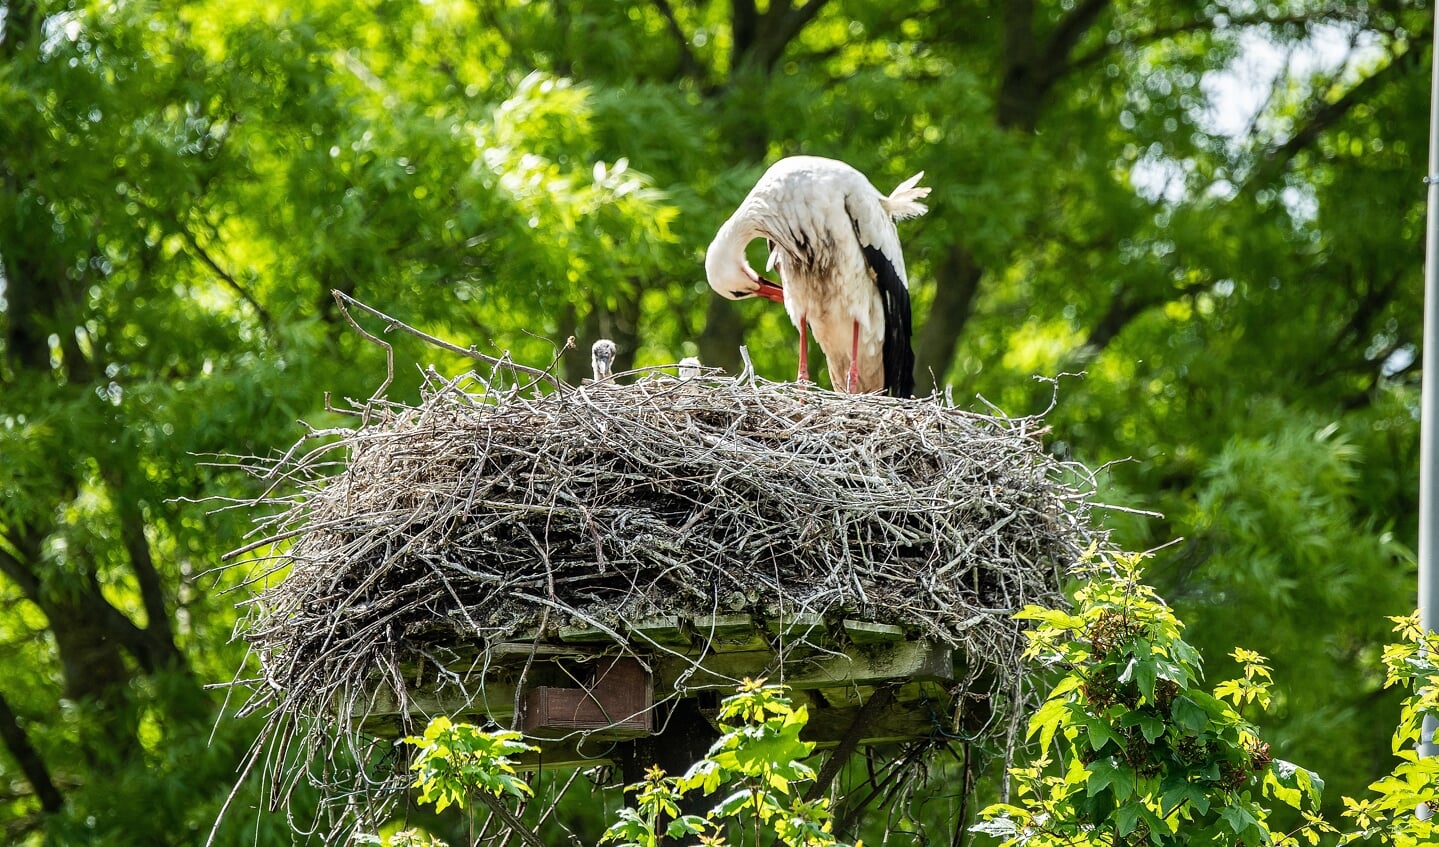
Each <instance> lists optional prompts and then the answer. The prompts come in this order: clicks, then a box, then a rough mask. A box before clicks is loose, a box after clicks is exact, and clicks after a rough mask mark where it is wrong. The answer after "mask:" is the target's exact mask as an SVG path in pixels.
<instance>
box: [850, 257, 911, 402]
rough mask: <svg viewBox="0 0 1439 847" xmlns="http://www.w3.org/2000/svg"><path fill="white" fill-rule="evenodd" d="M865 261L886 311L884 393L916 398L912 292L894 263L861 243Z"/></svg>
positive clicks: (892, 395)
mask: <svg viewBox="0 0 1439 847" xmlns="http://www.w3.org/2000/svg"><path fill="white" fill-rule="evenodd" d="M860 249H862V250H863V251H864V260H865V262H867V263H868V264H869V268H870V270H871V271H873V272H874V282H875V285H877V286H878V287H879V301H880V305H881V306H882V307H883V310H884V348H883V349H884V390H885V391H886V392H887V393H888V394H889V396H891V397H913V396H914V349H913V348H911V347H910V334H911V331H912V328H911V324H910V314H909V289H908V288H906V287H905V285H904V280H902V279H900V278H899V273H898V272H897V271H895V269H894V263H893V262H891V261H890V260H889V257H888V256H886V255H884V252H883V251H882V250H880V249H879V248H878V247H871V246H870V245H868V244H864V243H861V244H860Z"/></svg>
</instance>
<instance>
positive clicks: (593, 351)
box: [590, 338, 615, 382]
mask: <svg viewBox="0 0 1439 847" xmlns="http://www.w3.org/2000/svg"><path fill="white" fill-rule="evenodd" d="M614 365H615V343H614V342H613V341H611V340H609V339H608V338H601V339H600V340H599V341H596V342H595V343H594V345H593V346H592V347H590V367H591V368H593V369H594V373H595V382H599V381H600V380H603V379H609V378H610V377H611V376H614Z"/></svg>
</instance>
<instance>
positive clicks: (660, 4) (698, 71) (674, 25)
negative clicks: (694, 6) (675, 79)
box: [651, 0, 704, 80]
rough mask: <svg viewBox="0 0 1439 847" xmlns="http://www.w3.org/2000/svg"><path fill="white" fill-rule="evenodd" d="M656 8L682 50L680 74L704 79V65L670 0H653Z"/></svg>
mask: <svg viewBox="0 0 1439 847" xmlns="http://www.w3.org/2000/svg"><path fill="white" fill-rule="evenodd" d="M651 2H653V3H654V4H655V8H656V9H659V12H660V17H662V18H664V19H665V28H666V29H668V30H669V31H670V35H671V36H673V37H674V42H675V45H676V46H677V47H679V51H680V69H679V75H680V76H682V77H689V78H691V79H697V80H702V78H703V77H704V66H703V65H701V64H700V61H699V57H697V56H695V51H694V49H693V48H691V47H690V39H689V36H688V35H686V34H685V31H684V27H682V26H680V21H679V18H677V17H675V10H674V7H672V6H671V5H670V4H669V0H651Z"/></svg>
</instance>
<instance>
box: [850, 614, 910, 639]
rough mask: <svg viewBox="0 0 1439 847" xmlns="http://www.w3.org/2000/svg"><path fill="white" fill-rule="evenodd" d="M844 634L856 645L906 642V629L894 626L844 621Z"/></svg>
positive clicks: (852, 620) (853, 620) (870, 622)
mask: <svg viewBox="0 0 1439 847" xmlns="http://www.w3.org/2000/svg"><path fill="white" fill-rule="evenodd" d="M843 626H844V633H845V635H848V636H849V640H850V641H851V642H853V643H855V644H882V643H886V642H890V641H903V640H904V627H902V626H895V625H894V624H887V623H875V622H874V621H861V620H855V619H854V618H845V619H844V623H843Z"/></svg>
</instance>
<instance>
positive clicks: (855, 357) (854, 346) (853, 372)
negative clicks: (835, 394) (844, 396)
mask: <svg viewBox="0 0 1439 847" xmlns="http://www.w3.org/2000/svg"><path fill="white" fill-rule="evenodd" d="M858 384H859V321H855V322H854V336H853V338H852V339H851V340H850V342H849V376H848V377H846V378H845V387H844V390H845V392H846V393H848V394H853V393H854V387H855V386H856V385H858Z"/></svg>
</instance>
